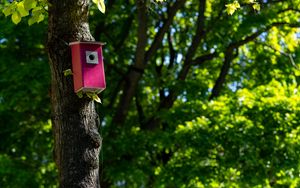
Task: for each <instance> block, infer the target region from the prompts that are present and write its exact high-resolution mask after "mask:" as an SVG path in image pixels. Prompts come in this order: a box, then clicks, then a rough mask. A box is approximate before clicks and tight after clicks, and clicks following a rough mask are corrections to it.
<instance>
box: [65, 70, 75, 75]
mask: <svg viewBox="0 0 300 188" xmlns="http://www.w3.org/2000/svg"><path fill="white" fill-rule="evenodd" d="M72 74H73V72H72V70H71V69H67V70H64V76H69V75H72Z"/></svg>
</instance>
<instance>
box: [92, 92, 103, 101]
mask: <svg viewBox="0 0 300 188" xmlns="http://www.w3.org/2000/svg"><path fill="white" fill-rule="evenodd" d="M93 100H94V101H96V102H98V103H101V99H100V98H99V96H98V95H97V94H95V93H94V95H93Z"/></svg>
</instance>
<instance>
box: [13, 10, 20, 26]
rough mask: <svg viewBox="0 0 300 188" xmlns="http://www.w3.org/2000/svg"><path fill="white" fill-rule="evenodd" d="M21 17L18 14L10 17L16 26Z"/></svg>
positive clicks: (15, 13)
mask: <svg viewBox="0 0 300 188" xmlns="http://www.w3.org/2000/svg"><path fill="white" fill-rule="evenodd" d="M21 19H22V18H21V15H20V14H19V12H14V13H13V14H12V15H11V20H12V22H13V23H14V24H18V23H19V22H20V21H21Z"/></svg>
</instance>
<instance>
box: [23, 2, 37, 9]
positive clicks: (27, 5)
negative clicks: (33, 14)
mask: <svg viewBox="0 0 300 188" xmlns="http://www.w3.org/2000/svg"><path fill="white" fill-rule="evenodd" d="M36 4H37V2H36V0H24V8H25V9H26V10H27V11H29V10H30V9H33V8H35V7H36Z"/></svg>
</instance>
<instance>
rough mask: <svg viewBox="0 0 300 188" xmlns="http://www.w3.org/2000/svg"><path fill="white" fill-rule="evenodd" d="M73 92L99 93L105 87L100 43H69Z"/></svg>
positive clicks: (101, 44)
mask: <svg viewBox="0 0 300 188" xmlns="http://www.w3.org/2000/svg"><path fill="white" fill-rule="evenodd" d="M69 45H70V46H71V49H72V69H73V70H72V71H73V80H74V91H75V93H78V92H79V91H82V92H96V93H100V92H101V91H103V90H104V89H105V87H106V83H105V74H104V65H103V56H102V46H103V45H104V44H103V43H100V42H71V43H70V44H69Z"/></svg>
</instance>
